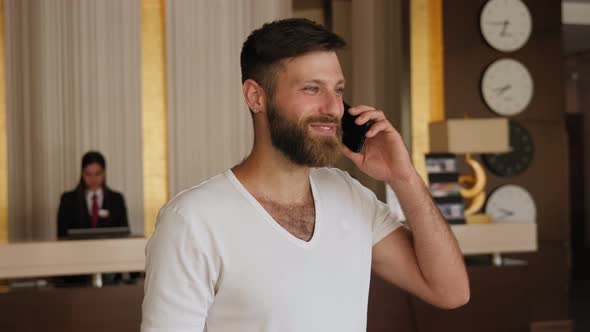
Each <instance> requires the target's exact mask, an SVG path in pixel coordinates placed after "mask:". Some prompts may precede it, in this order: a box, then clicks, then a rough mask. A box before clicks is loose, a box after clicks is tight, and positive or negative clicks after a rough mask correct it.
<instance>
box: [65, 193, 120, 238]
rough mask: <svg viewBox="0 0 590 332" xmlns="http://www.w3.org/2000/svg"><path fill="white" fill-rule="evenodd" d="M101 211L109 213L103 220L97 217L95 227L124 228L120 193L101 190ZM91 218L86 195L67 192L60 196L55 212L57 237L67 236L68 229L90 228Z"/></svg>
mask: <svg viewBox="0 0 590 332" xmlns="http://www.w3.org/2000/svg"><path fill="white" fill-rule="evenodd" d="M103 194H104V197H103V200H102V206H101V207H100V208H101V209H105V210H108V211H109V215H108V216H107V217H105V218H103V217H99V220H98V224H97V226H96V227H125V226H129V223H128V222H127V207H126V206H125V199H124V198H123V195H121V193H118V192H116V191H112V190H110V189H108V188H104V189H103ZM91 227H92V221H91V216H90V214H89V213H88V206H87V204H86V194H85V193H84V191H77V190H74V191H68V192H65V193H63V194H62V195H61V200H60V202H59V210H58V212H57V237H58V238H63V237H65V236H67V231H68V229H70V228H91Z"/></svg>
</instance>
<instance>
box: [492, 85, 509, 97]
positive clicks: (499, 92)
mask: <svg viewBox="0 0 590 332" xmlns="http://www.w3.org/2000/svg"><path fill="white" fill-rule="evenodd" d="M510 88H512V85H511V84H506V85H503V86H501V87H498V88H493V89H492V90H494V91H495V92H496V94H497V95H498V96H500V95H502V94H503V93H504V92H506V91H508V90H510Z"/></svg>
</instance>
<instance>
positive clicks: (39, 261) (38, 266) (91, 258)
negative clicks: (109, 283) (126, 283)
mask: <svg viewBox="0 0 590 332" xmlns="http://www.w3.org/2000/svg"><path fill="white" fill-rule="evenodd" d="M146 243H147V239H145V238H122V239H101V240H76V241H52V242H27V243H7V244H1V245H0V279H15V278H35V277H51V276H63V275H74V274H96V273H107V272H129V271H143V270H144V268H145V245H146Z"/></svg>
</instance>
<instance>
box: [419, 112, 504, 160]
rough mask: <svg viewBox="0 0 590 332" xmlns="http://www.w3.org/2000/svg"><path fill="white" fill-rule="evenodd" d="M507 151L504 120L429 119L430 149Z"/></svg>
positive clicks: (478, 151)
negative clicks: (434, 120) (430, 120)
mask: <svg viewBox="0 0 590 332" xmlns="http://www.w3.org/2000/svg"><path fill="white" fill-rule="evenodd" d="M508 151H510V137H509V130H508V120H507V119H505V118H490V119H448V120H445V121H438V122H432V123H430V152H450V153H502V152H508Z"/></svg>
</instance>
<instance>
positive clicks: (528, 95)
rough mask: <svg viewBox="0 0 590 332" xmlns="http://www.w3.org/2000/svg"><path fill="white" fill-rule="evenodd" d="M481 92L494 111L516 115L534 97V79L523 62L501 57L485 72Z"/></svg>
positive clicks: (505, 114) (500, 113)
mask: <svg viewBox="0 0 590 332" xmlns="http://www.w3.org/2000/svg"><path fill="white" fill-rule="evenodd" d="M481 93H482V95H483V99H484V101H485V102H486V104H487V105H488V106H489V107H490V108H491V109H492V111H494V112H496V113H497V114H499V115H502V116H512V115H516V114H518V113H520V112H522V111H524V109H525V108H526V107H527V106H528V104H529V103H530V101H531V99H532V98H533V79H532V77H531V74H530V73H529V71H528V70H527V69H526V67H525V66H524V65H523V64H522V63H520V62H518V61H516V60H512V59H500V60H497V61H495V62H493V63H492V64H491V65H490V66H489V67H488V68H487V69H486V71H485V72H484V74H483V78H482V80H481Z"/></svg>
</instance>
